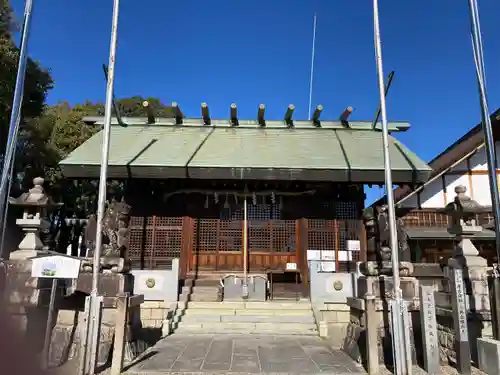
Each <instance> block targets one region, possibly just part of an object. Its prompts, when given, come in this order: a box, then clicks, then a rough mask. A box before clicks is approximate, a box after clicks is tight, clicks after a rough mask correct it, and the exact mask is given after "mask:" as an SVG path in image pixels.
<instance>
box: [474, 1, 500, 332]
mask: <svg viewBox="0 0 500 375" xmlns="http://www.w3.org/2000/svg"><path fill="white" fill-rule="evenodd" d="M469 12H470V23H471V34H472V50H473V53H474V62H475V65H476V74H477V83H478V89H479V101H480V104H481V122H482V127H483V132H484V140H485V149H486V159H487V163H488V177H489V183H490V194H491V203H492V208H493V215H494V220H495V237H496V252H497V264H495V267H494V271H495V272H493V293H492V296H491V297H492V302H493V303H492V305H491V306H492V312H493V311H495V312H496V314H493V319H492V320H493V337H494V338H495V339H496V340H500V322H499V321H498V320H499V319H500V316H499V315H500V314H499V309H500V306H499V304H500V274H499V272H498V271H499V265H498V262H500V197H499V192H498V182H497V176H496V155H495V140H494V137H493V129H492V126H491V119H490V113H489V109H488V98H487V93H486V76H485V69H484V56H483V42H482V38H481V25H480V21H479V9H478V6H477V0H469Z"/></svg>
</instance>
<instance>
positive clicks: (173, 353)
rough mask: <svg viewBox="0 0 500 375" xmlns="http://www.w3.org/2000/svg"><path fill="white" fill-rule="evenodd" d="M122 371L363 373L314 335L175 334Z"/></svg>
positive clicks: (136, 372)
mask: <svg viewBox="0 0 500 375" xmlns="http://www.w3.org/2000/svg"><path fill="white" fill-rule="evenodd" d="M144 357H145V358H144V359H142V360H141V361H139V362H138V363H136V364H135V365H134V366H133V367H131V368H130V369H129V370H128V371H127V374H138V373H140V374H174V373H177V374H221V375H223V374H227V375H229V374H293V375H295V374H322V375H327V374H332V375H333V374H335V375H338V374H352V373H356V374H365V371H364V370H363V368H362V367H360V366H359V365H358V364H356V363H355V362H354V361H352V360H351V359H350V358H349V357H348V356H347V355H346V354H344V353H343V352H341V351H338V350H333V349H331V348H330V347H329V346H328V344H327V343H326V342H325V341H324V340H323V339H321V338H319V337H307V336H286V337H282V336H230V335H179V334H174V335H172V336H169V337H167V338H165V339H163V340H162V341H160V342H158V343H157V344H156V345H155V346H154V347H153V348H152V349H151V350H150V351H149V354H146V355H145V356H144Z"/></svg>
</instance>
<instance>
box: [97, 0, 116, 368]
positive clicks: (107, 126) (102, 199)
mask: <svg viewBox="0 0 500 375" xmlns="http://www.w3.org/2000/svg"><path fill="white" fill-rule="evenodd" d="M119 7H120V0H114V6H113V21H112V26H111V42H110V47H109V74H108V82H107V86H106V106H105V119H104V129H103V141H102V156H101V174H100V178H99V198H98V207H97V224H98V225H97V229H96V238H95V250H94V260H93V262H94V267H93V277H92V291H91V299H90V309H89V311H90V314H91V319H90V320H91V324H90V327H91V329H92V335H89V336H90V337H92V338H93V339H92V342H91V345H92V350H91V353H90V355H91V357H90V358H89V360H90V361H91V362H90V371H91V373H92V374H93V373H94V371H95V366H96V362H97V353H98V346H99V341H100V340H99V328H100V327H99V324H100V321H99V320H100V319H99V318H98V312H99V311H98V306H99V305H100V299H99V296H98V293H99V271H100V263H101V248H102V221H103V218H104V211H105V205H106V182H107V172H108V159H109V142H110V133H111V115H112V113H111V112H112V108H113V85H114V78H115V60H116V59H115V57H116V45H117V34H118V13H119Z"/></svg>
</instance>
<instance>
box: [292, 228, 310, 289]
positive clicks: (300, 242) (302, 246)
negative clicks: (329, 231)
mask: <svg viewBox="0 0 500 375" xmlns="http://www.w3.org/2000/svg"><path fill="white" fill-rule="evenodd" d="M307 232H308V229H307V219H298V220H296V221H295V244H296V249H295V252H296V256H297V263H298V265H299V269H300V277H301V279H302V287H303V291H302V293H303V296H304V297H309V267H308V264H307V249H308V247H309V246H308V241H307Z"/></svg>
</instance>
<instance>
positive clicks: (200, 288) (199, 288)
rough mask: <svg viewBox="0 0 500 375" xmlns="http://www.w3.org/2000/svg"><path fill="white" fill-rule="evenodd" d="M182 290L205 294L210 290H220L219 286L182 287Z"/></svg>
mask: <svg viewBox="0 0 500 375" xmlns="http://www.w3.org/2000/svg"><path fill="white" fill-rule="evenodd" d="M182 290H183V291H184V290H189V291H197V292H207V291H211V290H220V285H184V286H183V287H182Z"/></svg>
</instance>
